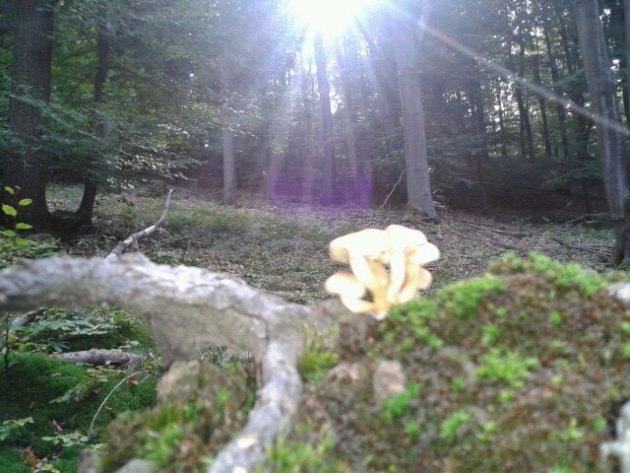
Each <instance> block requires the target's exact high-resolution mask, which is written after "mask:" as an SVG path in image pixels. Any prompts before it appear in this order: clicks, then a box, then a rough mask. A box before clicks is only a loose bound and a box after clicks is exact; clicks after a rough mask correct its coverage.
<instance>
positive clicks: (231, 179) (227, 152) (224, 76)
mask: <svg viewBox="0 0 630 473" xmlns="http://www.w3.org/2000/svg"><path fill="white" fill-rule="evenodd" d="M220 74H221V93H222V94H223V120H224V122H225V123H224V124H223V202H225V203H226V204H233V203H234V202H235V201H236V159H235V157H234V131H233V130H232V124H231V123H229V122H230V121H231V120H230V117H231V116H232V115H233V114H232V113H231V112H230V88H229V84H230V71H229V67H228V65H227V64H226V61H224V63H223V64H222V65H221V71H220Z"/></svg>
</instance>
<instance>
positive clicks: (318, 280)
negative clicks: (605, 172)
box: [50, 187, 613, 303]
mask: <svg viewBox="0 0 630 473" xmlns="http://www.w3.org/2000/svg"><path fill="white" fill-rule="evenodd" d="M50 196H51V197H50V200H51V204H52V207H53V208H56V209H63V208H65V209H73V208H76V207H75V206H76V205H78V202H79V200H80V189H79V188H75V187H70V188H68V187H64V188H61V187H56V188H53V189H52V191H51V192H50ZM163 206H164V196H155V195H151V194H150V193H149V192H147V191H142V190H139V191H132V192H127V193H125V194H104V195H100V196H99V198H98V201H97V206H96V218H95V223H96V233H95V234H94V235H89V236H87V237H85V238H81V239H78V240H74V241H72V242H68V243H67V244H66V245H65V250H66V251H67V252H68V253H69V254H71V255H75V256H96V255H105V254H107V253H108V252H109V251H111V249H112V248H113V247H114V246H115V244H116V242H117V240H119V239H124V238H126V237H127V236H128V235H130V234H131V233H133V232H135V231H137V230H139V229H141V228H144V227H146V226H148V225H150V224H151V223H153V222H154V221H155V220H157V218H158V217H159V216H160V214H161V212H162V210H163ZM390 224H402V225H406V226H408V227H413V228H417V229H420V230H421V231H423V232H424V233H425V234H426V235H427V237H428V239H429V241H431V242H432V243H434V244H435V245H437V247H438V248H439V249H440V251H441V254H442V256H441V258H440V259H439V261H437V262H436V263H433V264H432V265H431V267H430V269H431V271H432V273H433V275H434V282H433V286H432V288H433V289H436V288H439V287H441V286H444V285H445V284H448V283H451V282H454V281H457V280H462V279H467V278H470V277H473V276H479V275H481V274H483V273H484V272H485V271H486V269H487V268H488V264H489V263H490V262H491V261H493V260H496V259H498V258H500V257H501V256H502V255H503V254H505V253H507V252H514V253H516V254H517V255H520V256H525V255H527V254H528V253H530V252H533V251H536V252H540V253H542V254H545V255H547V256H549V257H551V258H554V259H555V260H557V261H561V262H569V261H571V262H578V263H580V264H581V265H582V266H584V267H586V268H590V269H593V270H595V271H598V272H605V271H607V270H610V269H611V268H610V266H609V264H608V262H609V259H610V251H611V248H612V244H613V234H612V231H610V230H609V229H605V228H604V229H601V228H593V227H591V226H590V222H588V221H585V220H583V219H578V221H577V222H572V223H566V224H557V223H544V224H532V223H529V222H528V221H527V219H524V218H522V217H516V216H515V217H514V218H513V219H512V220H511V221H510V217H509V215H505V214H503V215H501V218H500V219H494V218H492V217H486V216H482V215H478V214H472V213H468V212H462V211H457V210H450V209H448V208H442V209H441V212H440V218H439V220H437V221H431V220H426V219H423V218H421V217H419V216H418V215H415V214H414V213H412V212H409V211H406V210H405V209H404V208H400V207H399V208H385V209H373V208H359V207H356V206H346V207H332V208H325V207H321V206H314V205H303V204H295V203H290V202H283V201H278V202H268V201H265V200H263V199H261V198H260V197H258V196H254V195H246V196H242V197H240V198H239V200H238V201H237V203H236V204H235V205H234V206H224V205H221V203H220V202H219V201H217V200H216V199H212V198H208V197H204V194H203V193H202V192H196V191H191V190H188V189H185V188H182V189H177V190H176V191H175V193H174V194H173V201H172V206H171V209H170V212H169V215H168V221H167V223H166V224H165V225H164V226H163V230H162V231H161V232H160V233H159V234H157V235H153V236H152V237H150V238H149V239H146V240H144V241H141V242H140V248H139V249H140V251H143V252H144V253H146V254H147V256H149V257H150V258H151V259H152V260H154V261H155V262H161V263H165V264H186V265H191V266H201V267H205V268H208V269H210V270H212V271H217V272H224V273H227V274H231V275H234V276H237V277H239V278H241V279H243V280H245V281H246V282H247V283H248V284H250V285H252V286H254V287H256V288H259V289H264V290H266V291H270V292H273V293H276V294H277V295H279V296H281V297H283V298H285V299H288V300H291V301H294V302H300V303H314V302H317V301H320V300H322V299H323V298H324V297H325V294H324V291H323V283H324V281H325V280H326V278H327V277H328V276H329V275H331V274H332V273H333V272H334V271H335V270H336V269H335V267H334V265H333V264H332V263H330V262H329V259H328V243H329V242H330V241H331V240H333V239H334V238H336V237H338V236H341V235H343V234H346V233H350V232H353V231H357V230H361V229H364V228H385V227H386V226H387V225H390Z"/></svg>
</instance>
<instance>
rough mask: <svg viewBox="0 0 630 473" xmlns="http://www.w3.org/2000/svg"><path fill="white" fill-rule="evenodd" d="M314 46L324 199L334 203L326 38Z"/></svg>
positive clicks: (333, 145)
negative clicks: (322, 156)
mask: <svg viewBox="0 0 630 473" xmlns="http://www.w3.org/2000/svg"><path fill="white" fill-rule="evenodd" d="M314 46H315V62H316V65H317V86H318V88H319V103H320V111H321V127H322V130H321V137H322V147H323V150H324V162H323V165H324V183H323V189H322V201H323V203H324V204H332V203H333V202H334V201H335V178H336V169H335V143H334V139H333V116H332V111H331V106H330V83H329V81H328V71H327V60H326V51H325V50H324V40H323V38H322V35H321V34H318V35H317V36H316V37H315V44H314Z"/></svg>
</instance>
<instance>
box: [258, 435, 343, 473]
mask: <svg viewBox="0 0 630 473" xmlns="http://www.w3.org/2000/svg"><path fill="white" fill-rule="evenodd" d="M311 429H312V427H311ZM317 438H318V440H317V441H316V443H315V444H314V445H311V444H309V443H303V442H299V441H292V440H287V439H280V440H279V441H278V442H277V444H276V445H275V446H274V447H272V448H271V449H270V450H269V451H268V452H267V459H266V461H265V463H264V464H263V465H262V466H261V467H259V468H258V469H257V470H256V472H257V473H264V472H268V471H278V472H280V471H282V472H286V473H303V472H313V473H314V472H319V471H322V472H324V471H325V472H330V473H349V472H350V471H351V470H350V469H349V468H348V467H347V466H345V465H344V464H343V463H341V462H339V461H338V460H337V459H336V458H335V456H334V455H333V451H334V437H333V435H332V433H331V432H330V431H329V430H327V429H326V428H322V429H321V431H320V432H319V433H318V434H317Z"/></svg>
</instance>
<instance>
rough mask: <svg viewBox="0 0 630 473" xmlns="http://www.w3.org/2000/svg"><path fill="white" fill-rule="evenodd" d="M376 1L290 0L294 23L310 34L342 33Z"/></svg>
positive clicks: (332, 34)
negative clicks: (309, 31)
mask: <svg viewBox="0 0 630 473" xmlns="http://www.w3.org/2000/svg"><path fill="white" fill-rule="evenodd" d="M376 2H377V0H290V1H289V5H290V9H291V11H292V13H293V15H294V17H295V20H296V22H298V23H299V24H300V25H301V26H304V27H306V28H308V29H309V30H311V31H312V32H317V33H322V34H324V35H326V36H334V35H338V34H340V33H343V32H344V31H346V30H347V29H348V28H350V27H351V26H352V25H353V23H354V22H355V21H356V20H357V19H358V18H359V17H360V16H361V14H362V13H364V12H365V11H366V10H367V9H368V8H369V7H370V6H373V5H374V4H376Z"/></svg>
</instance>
